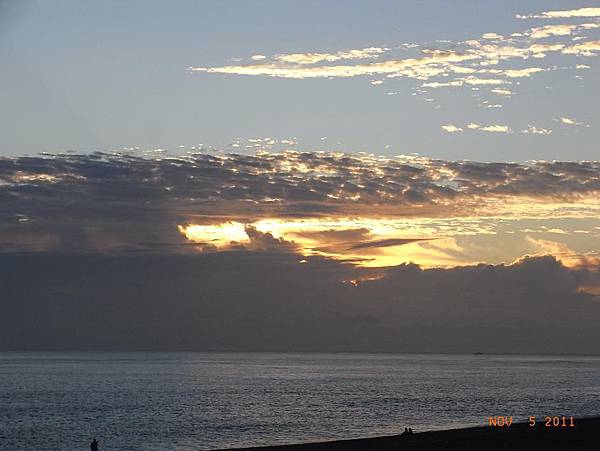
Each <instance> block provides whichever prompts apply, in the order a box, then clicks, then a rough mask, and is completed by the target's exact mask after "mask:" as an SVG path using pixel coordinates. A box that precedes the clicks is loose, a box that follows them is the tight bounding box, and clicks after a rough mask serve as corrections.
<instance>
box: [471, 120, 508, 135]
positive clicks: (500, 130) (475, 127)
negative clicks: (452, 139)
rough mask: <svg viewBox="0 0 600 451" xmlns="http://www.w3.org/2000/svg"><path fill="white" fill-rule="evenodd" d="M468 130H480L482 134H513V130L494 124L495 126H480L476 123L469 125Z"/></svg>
mask: <svg viewBox="0 0 600 451" xmlns="http://www.w3.org/2000/svg"><path fill="white" fill-rule="evenodd" d="M467 128H469V129H471V130H478V131H482V132H491V133H512V129H511V128H510V127H509V126H507V125H500V124H493V125H480V124H476V123H474V122H471V123H470V124H468V125H467Z"/></svg>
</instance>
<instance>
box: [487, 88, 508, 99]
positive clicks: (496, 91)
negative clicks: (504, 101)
mask: <svg viewBox="0 0 600 451" xmlns="http://www.w3.org/2000/svg"><path fill="white" fill-rule="evenodd" d="M490 92H493V93H494V94H499V95H503V96H508V97H510V96H511V95H513V94H514V93H513V92H512V91H510V90H508V89H500V88H494V89H492V90H491V91H490Z"/></svg>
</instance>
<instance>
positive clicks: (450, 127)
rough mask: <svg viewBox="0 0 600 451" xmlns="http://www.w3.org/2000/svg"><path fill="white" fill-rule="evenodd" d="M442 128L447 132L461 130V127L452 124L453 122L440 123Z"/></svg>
mask: <svg viewBox="0 0 600 451" xmlns="http://www.w3.org/2000/svg"><path fill="white" fill-rule="evenodd" d="M442 130H444V131H446V132H448V133H457V132H462V131H463V129H462V128H461V127H457V126H456V125H453V124H447V125H442Z"/></svg>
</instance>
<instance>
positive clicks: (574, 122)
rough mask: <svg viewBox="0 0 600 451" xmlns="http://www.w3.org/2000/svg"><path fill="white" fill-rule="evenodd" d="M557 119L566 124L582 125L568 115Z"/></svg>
mask: <svg viewBox="0 0 600 451" xmlns="http://www.w3.org/2000/svg"><path fill="white" fill-rule="evenodd" d="M558 120H559V121H560V122H561V123H563V124H566V125H584V123H583V122H578V121H577V120H575V119H572V118H569V117H559V118H558Z"/></svg>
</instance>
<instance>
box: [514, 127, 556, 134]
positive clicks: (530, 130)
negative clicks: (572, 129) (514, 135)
mask: <svg viewBox="0 0 600 451" xmlns="http://www.w3.org/2000/svg"><path fill="white" fill-rule="evenodd" d="M521 133H529V134H533V135H549V134H551V133H552V130H550V129H548V128H542V127H536V126H534V125H528V126H527V128H526V129H523V130H521Z"/></svg>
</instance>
